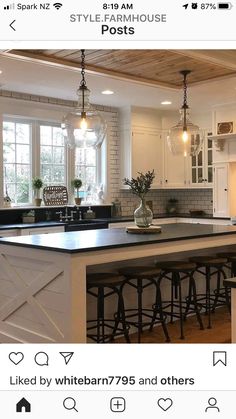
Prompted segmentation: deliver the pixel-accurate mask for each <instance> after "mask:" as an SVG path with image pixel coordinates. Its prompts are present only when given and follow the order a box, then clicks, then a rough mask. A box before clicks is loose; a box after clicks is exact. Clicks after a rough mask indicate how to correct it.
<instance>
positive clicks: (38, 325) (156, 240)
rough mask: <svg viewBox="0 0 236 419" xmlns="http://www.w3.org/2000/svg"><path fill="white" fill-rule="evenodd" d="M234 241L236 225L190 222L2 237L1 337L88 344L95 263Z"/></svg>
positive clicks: (0, 261) (18, 339) (195, 249)
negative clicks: (133, 231) (89, 281)
mask: <svg viewBox="0 0 236 419" xmlns="http://www.w3.org/2000/svg"><path fill="white" fill-rule="evenodd" d="M137 236H138V237H137ZM233 245H236V227H233V226H212V225H211V226H209V225H202V226H199V225H190V224H176V225H166V226H162V233H161V234H157V235H153V234H150V235H129V234H128V233H126V232H125V230H124V229H114V230H90V231H81V232H73V233H55V234H49V235H47V236H44V235H36V236H29V237H13V238H6V239H2V240H1V241H0V266H1V269H0V342H10V343H14V342H29V343H31V342H32V343H34V342H42V343H50V342H61V343H63V342H67V343H80V342H81V343H85V342H86V270H87V268H89V267H90V266H93V267H94V266H96V265H101V264H110V263H111V262H113V263H114V264H115V263H116V262H120V261H128V260H134V259H141V258H146V257H158V256H161V255H168V256H169V257H170V258H171V254H173V253H175V254H178V253H181V254H182V253H183V252H189V251H193V252H199V251H202V250H204V249H205V250H206V249H209V251H210V252H214V251H216V250H217V248H218V249H219V248H221V249H222V247H225V246H233Z"/></svg>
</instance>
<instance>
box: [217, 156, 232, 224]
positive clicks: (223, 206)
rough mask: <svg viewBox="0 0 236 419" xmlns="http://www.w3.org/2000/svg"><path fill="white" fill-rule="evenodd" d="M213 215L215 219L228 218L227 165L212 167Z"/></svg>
mask: <svg viewBox="0 0 236 419" xmlns="http://www.w3.org/2000/svg"><path fill="white" fill-rule="evenodd" d="M213 201H214V202H213V204H214V205H213V214H214V216H215V217H229V196H228V164H227V163H222V164H216V165H215V167H214V189H213Z"/></svg>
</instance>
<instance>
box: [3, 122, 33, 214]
mask: <svg viewBox="0 0 236 419" xmlns="http://www.w3.org/2000/svg"><path fill="white" fill-rule="evenodd" d="M4 122H10V123H14V124H28V125H29V128H30V142H29V157H30V159H29V169H30V185H29V197H30V198H31V200H32V196H33V190H32V178H33V171H32V168H33V164H32V156H33V152H32V151H33V121H32V119H31V118H27V117H21V116H13V115H3V119H2V155H3V147H4V140H3V125H4ZM15 144H17V143H16V142H15ZM2 158H3V157H2ZM16 164H17V163H16V162H15V165H16ZM18 164H19V163H18ZM4 180H5V173H4V160H3V172H2V188H3V196H5V190H4V184H5V181H4ZM30 203H31V202H29V203H28V202H27V203H14V206H15V207H24V206H27V205H29V204H30Z"/></svg>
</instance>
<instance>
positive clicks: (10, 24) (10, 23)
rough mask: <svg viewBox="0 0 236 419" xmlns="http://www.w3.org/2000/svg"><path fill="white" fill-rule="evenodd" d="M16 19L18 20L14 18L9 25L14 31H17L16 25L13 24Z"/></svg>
mask: <svg viewBox="0 0 236 419" xmlns="http://www.w3.org/2000/svg"><path fill="white" fill-rule="evenodd" d="M15 21H16V20H13V21H12V22H11V23H10V25H9V26H10V28H12V29H13V31H16V30H15V28H14V26H12V25H14V23H15Z"/></svg>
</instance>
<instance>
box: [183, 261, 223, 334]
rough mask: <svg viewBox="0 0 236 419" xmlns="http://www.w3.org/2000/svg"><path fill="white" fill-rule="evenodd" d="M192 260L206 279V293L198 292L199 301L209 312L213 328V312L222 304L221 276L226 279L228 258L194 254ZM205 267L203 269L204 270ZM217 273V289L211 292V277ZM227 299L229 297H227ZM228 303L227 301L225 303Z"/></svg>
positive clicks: (207, 312)
mask: <svg viewBox="0 0 236 419" xmlns="http://www.w3.org/2000/svg"><path fill="white" fill-rule="evenodd" d="M189 260H190V261H191V262H194V263H196V265H197V268H196V272H199V273H201V274H202V275H204V276H205V279H206V291H205V294H202V293H201V294H197V301H198V302H200V303H201V304H202V306H203V308H205V312H206V314H208V326H207V327H208V329H211V327H212V325H211V312H214V310H215V309H216V307H219V306H222V305H223V304H222V301H221V300H220V299H219V298H220V282H221V276H222V277H223V279H226V275H225V272H224V267H225V264H226V263H227V259H225V258H221V257H218V256H214V255H212V256H194V257H191V258H190V259H189ZM202 269H203V270H202ZM215 274H217V282H216V290H215V291H214V294H212V293H211V277H212V276H213V275H215ZM226 299H227V298H226ZM225 304H227V303H225Z"/></svg>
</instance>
